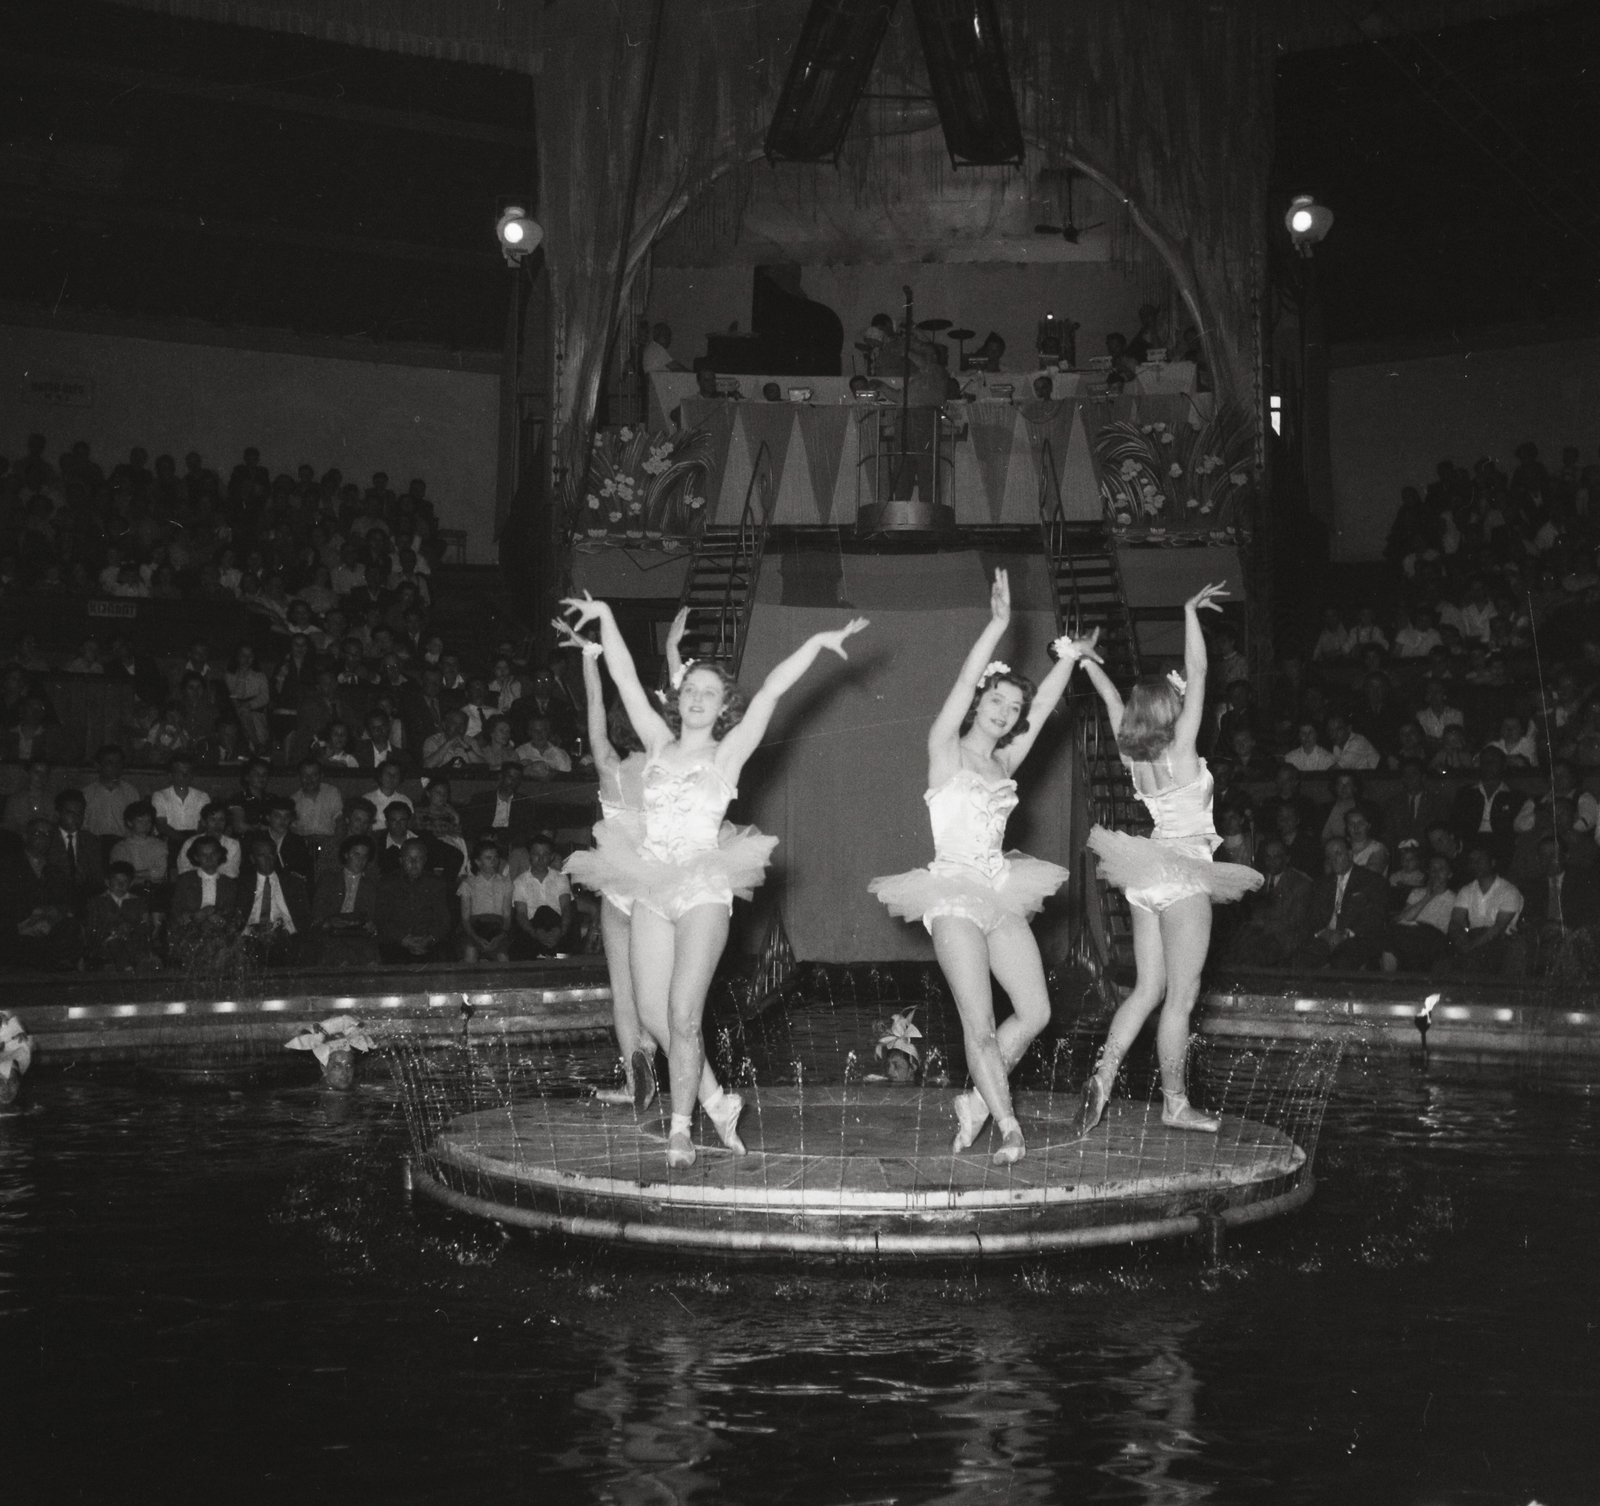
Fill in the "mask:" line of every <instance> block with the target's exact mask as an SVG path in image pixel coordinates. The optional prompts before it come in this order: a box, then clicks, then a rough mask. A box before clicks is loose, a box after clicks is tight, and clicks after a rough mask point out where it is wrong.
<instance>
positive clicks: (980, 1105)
mask: <svg viewBox="0 0 1600 1506" xmlns="http://www.w3.org/2000/svg"><path fill="white" fill-rule="evenodd" d="M955 1109H956V1137H955V1139H954V1140H952V1141H951V1142H950V1154H951V1155H953V1156H959V1155H960V1154H961V1152H962V1151H964V1150H970V1149H971V1148H972V1146H973V1144H974V1142H975V1141H976V1140H977V1138H978V1136H979V1135H981V1134H982V1133H983V1127H984V1125H986V1124H987V1123H988V1122H989V1105H988V1104H986V1103H985V1102H984V1101H983V1095H982V1094H981V1093H960V1094H957V1096H956V1103H955Z"/></svg>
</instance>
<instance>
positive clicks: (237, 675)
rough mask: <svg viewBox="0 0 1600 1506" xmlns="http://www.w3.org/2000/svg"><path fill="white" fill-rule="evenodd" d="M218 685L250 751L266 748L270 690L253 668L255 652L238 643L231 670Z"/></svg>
mask: <svg viewBox="0 0 1600 1506" xmlns="http://www.w3.org/2000/svg"><path fill="white" fill-rule="evenodd" d="M222 683H223V685H224V686H225V687H226V688H227V693H228V699H229V700H230V701H231V702H232V703H233V715H234V719H235V720H236V721H237V722H238V723H239V727H240V729H241V730H242V731H243V733H244V738H245V742H246V743H247V744H248V745H249V746H250V747H251V748H252V749H263V748H266V747H267V746H268V745H269V744H270V742H271V726H270V724H269V722H268V718H267V713H268V712H269V711H270V710H271V709H272V687H271V686H270V685H269V684H268V683H267V677H266V676H265V675H264V674H263V673H262V672H261V671H260V670H259V669H258V668H257V667H256V654H255V650H254V649H253V648H251V647H250V645H249V644H248V643H241V644H240V645H239V647H238V649H237V650H236V651H235V653H234V656H233V668H232V669H231V670H229V671H228V673H227V674H225V675H224V676H223V677H222Z"/></svg>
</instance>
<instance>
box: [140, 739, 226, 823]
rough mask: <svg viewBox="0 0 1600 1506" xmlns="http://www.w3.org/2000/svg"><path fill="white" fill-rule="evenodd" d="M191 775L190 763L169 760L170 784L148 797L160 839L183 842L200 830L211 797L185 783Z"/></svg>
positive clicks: (183, 757) (180, 758)
mask: <svg viewBox="0 0 1600 1506" xmlns="http://www.w3.org/2000/svg"><path fill="white" fill-rule="evenodd" d="M193 772H194V763H193V762H192V760H190V759H189V758H188V757H187V756H186V755H184V754H182V753H180V754H178V755H177V756H176V757H175V758H174V759H173V760H172V783H171V784H169V785H168V786H167V787H166V788H165V789H164V790H157V791H156V792H155V794H153V795H152V796H151V797H150V803H151V805H153V806H154V807H155V810H156V830H157V831H158V832H160V833H161V835H162V836H164V837H168V838H178V839H180V840H182V841H185V842H186V841H188V839H189V838H190V837H192V836H194V834H195V833H196V832H197V831H199V830H200V817H201V814H202V813H203V812H204V810H205V808H206V807H207V806H208V805H210V804H211V797H210V796H209V795H208V794H206V792H205V791H204V790H197V789H196V788H195V787H194V786H193V785H192V784H190V783H189V776H190V775H191V774H192V773H193Z"/></svg>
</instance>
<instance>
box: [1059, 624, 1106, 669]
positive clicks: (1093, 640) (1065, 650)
mask: <svg viewBox="0 0 1600 1506" xmlns="http://www.w3.org/2000/svg"><path fill="white" fill-rule="evenodd" d="M1099 642H1100V629H1099V628H1096V629H1095V630H1094V631H1093V632H1092V633H1090V634H1089V636H1088V637H1087V638H1074V637H1072V636H1071V634H1069V633H1063V634H1062V635H1061V636H1060V637H1059V638H1057V639H1056V641H1055V643H1054V644H1053V645H1052V647H1053V648H1054V649H1055V651H1056V658H1058V659H1071V660H1073V661H1074V662H1076V661H1077V660H1079V659H1088V660H1089V661H1090V662H1091V663H1094V664H1102V663H1104V661H1103V660H1102V659H1101V657H1100V653H1099V650H1098V649H1097V648H1096V645H1097V644H1098V643H1099Z"/></svg>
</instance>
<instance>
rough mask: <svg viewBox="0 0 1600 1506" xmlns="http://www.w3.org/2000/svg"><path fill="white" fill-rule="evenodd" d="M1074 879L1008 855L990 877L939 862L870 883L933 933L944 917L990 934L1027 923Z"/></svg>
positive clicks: (894, 908)
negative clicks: (1015, 923)
mask: <svg viewBox="0 0 1600 1506" xmlns="http://www.w3.org/2000/svg"><path fill="white" fill-rule="evenodd" d="M1069 877H1071V875H1070V874H1069V873H1068V872H1067V870H1066V869H1065V868H1062V867H1060V866H1059V865H1058V864H1056V863H1047V862H1045V861H1044V860H1043V859H1042V858H1030V857H1029V856H1028V855H1027V854H1026V853H1024V852H1008V853H1007V854H1006V855H1005V857H1004V858H1003V859H1002V862H1001V867H1000V871H999V872H998V873H996V874H995V876H994V877H993V878H990V877H989V876H988V875H987V874H986V873H985V872H984V871H983V870H982V869H981V868H976V867H973V866H972V865H970V864H967V863H957V862H954V861H952V860H950V859H947V858H935V859H934V861H933V862H932V863H930V864H929V865H928V866H927V867H926V868H913V869H912V870H911V871H910V872H909V873H891V874H889V875H888V876H887V877H885V878H875V879H873V881H872V882H871V883H870V884H868V885H867V890H868V892H869V893H870V894H873V895H875V896H876V897H877V898H878V899H879V900H881V901H882V902H883V903H884V904H885V905H886V906H888V909H889V913H890V914H891V915H894V916H898V917H899V918H900V919H901V920H920V921H921V922H922V924H923V925H924V926H926V927H927V929H928V933H929V934H930V935H931V934H932V933H933V922H934V921H935V920H937V919H938V918H939V917H940V916H941V915H955V916H959V917H960V918H961V919H962V920H970V921H971V922H972V923H973V924H974V925H975V926H977V927H978V929H979V930H981V931H982V932H983V934H984V935H985V936H987V935H988V934H989V932H991V931H993V930H994V929H995V928H996V927H997V926H1000V925H1003V924H1004V923H1005V922H1006V921H1008V920H1023V921H1025V920H1027V918H1028V917H1029V916H1030V915H1033V914H1035V913H1037V911H1038V910H1039V909H1040V907H1041V906H1042V905H1043V904H1044V902H1045V901H1046V900H1047V899H1049V897H1050V896H1051V895H1052V894H1054V893H1055V892H1056V890H1057V889H1059V888H1060V887H1061V886H1062V885H1063V884H1064V883H1066V881H1067V879H1068V878H1069Z"/></svg>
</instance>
